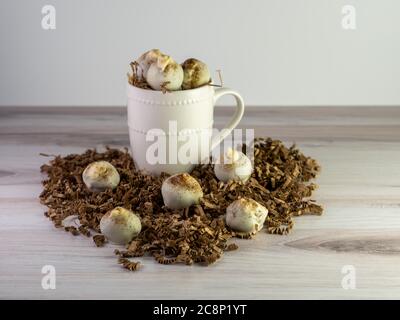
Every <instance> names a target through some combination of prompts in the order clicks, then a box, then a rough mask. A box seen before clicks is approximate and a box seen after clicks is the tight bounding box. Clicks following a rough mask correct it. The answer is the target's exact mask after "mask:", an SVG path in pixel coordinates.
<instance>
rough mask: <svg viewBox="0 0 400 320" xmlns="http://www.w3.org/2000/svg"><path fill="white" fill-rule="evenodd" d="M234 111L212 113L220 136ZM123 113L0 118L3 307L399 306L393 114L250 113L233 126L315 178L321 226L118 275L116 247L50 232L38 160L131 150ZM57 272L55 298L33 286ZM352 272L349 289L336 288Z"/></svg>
mask: <svg viewBox="0 0 400 320" xmlns="http://www.w3.org/2000/svg"><path fill="white" fill-rule="evenodd" d="M231 112H232V110H231V109H230V108H218V109H217V110H216V119H215V123H216V126H217V127H220V126H221V125H222V124H223V123H225V122H226V121H227V119H228V118H229V115H230V114H231ZM125 122H126V119H125V110H124V108H117V107H116V108H36V107H34V108H0V298H1V299H5V298H18V299H26V298H44V299H52V298H61V299H70V298H77V299H84V298H86V299H92V298H99V299H105V298H115V299H117V298H118V299H157V298H166V299H171V298H187V299H201V298H221V299H230V298H235V299H246V298H247V299H253V298H254V299H282V298H289V299H298V298H305V299H311V298H322V299H336V298H344V299H347V298H348V299H358V298H382V299H383V298H385V299H394V298H396V299H399V298H400V276H399V272H398V270H399V265H400V169H399V168H400V167H399V165H400V108H392V107H379V108H372V107H368V108H363V107H356V108H334V107H326V108H316V107H313V108H306V107H304V108H302V107H301V108H299V107H296V108H248V109H247V111H246V116H245V118H244V119H243V120H242V122H241V124H240V127H242V128H254V129H255V130H256V135H263V136H271V137H274V138H279V139H281V140H284V141H285V142H286V143H288V144H290V143H292V142H296V143H297V145H298V146H299V147H300V148H301V150H302V151H303V152H304V153H306V154H307V155H310V156H313V157H315V158H317V159H318V160H319V161H320V163H321V165H322V167H323V171H322V173H321V175H320V177H318V181H317V182H318V184H319V185H320V187H319V189H318V190H317V193H316V195H315V198H316V199H317V200H318V201H319V202H322V203H323V204H324V205H325V207H326V210H325V213H324V215H323V216H321V217H314V216H312V217H300V218H297V219H296V225H295V228H294V231H293V233H291V234H290V235H288V236H278V235H268V234H265V233H261V234H259V235H258V236H257V237H256V238H255V239H254V240H240V241H239V244H240V249H239V250H238V251H236V252H231V253H227V254H226V255H225V257H224V258H223V259H222V260H221V261H219V262H218V263H216V264H215V265H212V266H210V267H207V268H205V267H199V266H192V267H186V266H179V265H178V266H163V265H159V264H156V263H154V262H153V261H152V259H150V258H144V259H143V263H144V268H143V270H142V271H141V272H137V273H129V272H126V271H125V270H122V269H121V268H120V267H119V266H118V265H117V264H116V260H115V257H114V255H113V249H114V247H113V246H111V245H108V246H107V247H105V248H96V247H94V244H93V243H92V242H91V240H90V239H87V238H84V237H73V236H72V235H70V234H68V233H66V232H62V231H60V230H57V229H55V228H54V227H53V226H52V224H51V223H50V222H49V221H48V220H47V219H46V218H45V217H44V216H43V211H44V210H45V208H44V207H43V206H41V205H40V204H39V202H38V199H37V197H38V195H39V193H40V191H41V185H40V181H41V179H42V178H43V177H42V176H41V174H40V172H39V167H40V165H41V164H43V163H44V162H46V161H48V158H46V157H43V156H40V155H39V153H41V152H42V153H47V154H63V155H66V154H69V153H77V152H82V151H84V150H85V149H86V148H93V147H97V148H101V147H102V146H104V145H105V144H109V145H111V146H115V147H122V146H123V147H125V146H128V144H129V141H128V134H127V126H126V123H125ZM48 264H50V265H54V266H55V268H56V275H57V287H56V289H55V290H43V289H42V287H41V280H42V276H43V275H42V274H41V268H42V266H44V265H48ZM345 265H353V266H354V267H355V270H356V287H357V289H355V290H345V289H343V288H342V286H341V281H342V278H343V276H344V274H342V273H341V270H342V267H343V266H345Z"/></svg>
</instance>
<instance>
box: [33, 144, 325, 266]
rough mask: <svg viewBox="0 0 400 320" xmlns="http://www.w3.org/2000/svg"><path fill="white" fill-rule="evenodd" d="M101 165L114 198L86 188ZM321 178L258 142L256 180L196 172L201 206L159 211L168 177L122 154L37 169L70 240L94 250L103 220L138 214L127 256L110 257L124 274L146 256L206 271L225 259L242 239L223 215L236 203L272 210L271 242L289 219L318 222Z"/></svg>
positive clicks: (52, 213) (89, 155)
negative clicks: (82, 239) (114, 177)
mask: <svg viewBox="0 0 400 320" xmlns="http://www.w3.org/2000/svg"><path fill="white" fill-rule="evenodd" d="M99 160H105V161H109V162H110V163H111V164H113V165H114V166H115V167H116V168H117V170H118V172H119V173H120V177H121V182H120V184H119V185H118V187H117V188H116V189H115V190H107V191H104V192H100V193H93V192H91V191H89V190H88V189H87V188H86V187H85V185H84V183H83V181H82V172H83V170H84V169H85V167H86V166H87V165H88V164H90V163H91V162H93V161H99ZM319 170H320V167H319V165H318V164H317V162H316V161H315V160H314V159H311V158H310V157H306V156H304V155H303V154H302V153H301V152H300V151H299V150H298V149H297V148H296V147H295V146H292V147H290V148H286V147H285V146H284V145H283V143H282V142H281V141H279V140H272V139H269V138H267V139H265V138H257V139H256V140H255V145H254V172H253V174H252V176H251V178H250V180H249V181H248V182H246V183H239V182H229V183H222V182H219V181H218V180H217V179H216V178H215V175H214V172H213V165H211V164H207V165H199V166H197V167H196V168H195V169H194V171H193V172H192V173H191V175H192V176H193V177H195V178H196V179H197V180H198V181H199V183H200V185H201V186H202V188H203V192H204V197H203V198H202V200H201V203H200V204H199V205H196V206H192V207H190V208H187V209H181V210H171V209H168V208H166V207H165V206H164V204H163V199H162V196H161V191H160V190H161V184H162V182H163V181H164V179H165V178H166V177H167V176H168V175H167V174H163V175H161V176H160V177H154V176H151V175H146V174H143V173H142V172H140V171H138V170H136V169H135V166H134V163H133V160H132V158H131V156H130V155H129V153H128V152H127V150H122V151H121V150H116V149H110V148H107V150H106V151H105V152H104V153H98V152H96V150H87V151H86V152H85V153H83V154H72V155H68V156H66V157H61V156H56V157H55V158H54V159H53V160H51V161H50V163H49V164H45V165H43V166H42V167H41V171H42V172H44V173H46V174H47V176H48V179H46V180H44V181H43V187H44V190H43V192H42V193H41V195H40V200H41V203H42V204H44V205H46V206H47V207H48V211H47V212H46V213H45V215H46V216H47V217H48V218H49V219H50V220H51V221H53V223H54V225H55V226H56V227H59V228H64V229H65V230H66V231H69V232H71V233H72V234H74V235H79V234H83V235H85V236H88V237H90V236H93V241H94V243H95V244H96V245H97V246H102V245H104V243H105V242H106V239H105V237H104V236H103V235H101V234H100V229H99V224H100V219H101V218H102V216H103V215H104V214H105V213H106V212H108V211H109V210H112V209H113V208H115V207H117V206H122V207H125V208H127V209H130V210H132V211H134V212H135V213H136V214H138V215H139V216H140V218H141V221H142V231H141V233H140V234H139V236H138V237H137V238H135V239H134V240H133V241H132V242H131V243H130V244H129V245H128V246H127V247H126V248H125V249H124V250H115V254H116V255H117V256H118V262H119V263H120V264H121V265H122V266H123V267H125V268H126V269H129V270H132V271H134V270H138V269H139V267H140V262H135V261H131V260H130V259H129V258H132V257H141V256H144V255H150V256H153V257H154V258H155V260H156V261H157V262H159V263H162V264H173V263H184V264H187V265H190V264H193V263H200V264H203V265H208V264H211V263H213V262H215V261H216V260H218V259H219V258H220V257H221V256H222V255H223V253H224V252H225V251H231V250H235V249H237V248H238V246H237V245H236V244H235V243H231V242H230V239H232V238H233V237H235V236H239V235H236V234H235V233H234V232H232V231H231V230H229V229H228V228H227V227H226V225H225V222H224V215H225V210H226V207H227V206H228V205H229V204H230V203H231V202H232V201H234V200H236V199H238V198H241V197H249V198H252V199H254V200H256V201H258V202H259V203H260V204H262V205H264V206H265V207H266V208H267V209H268V210H269V214H268V217H267V220H266V221H265V227H264V229H263V230H266V232H268V233H273V234H287V233H288V232H290V230H291V229H292V228H293V225H294V222H293V217H294V216H301V215H305V214H316V215H320V214H322V207H321V206H320V205H318V204H316V203H315V201H313V200H311V199H310V197H311V195H312V192H313V191H314V190H315V188H316V185H315V184H313V183H310V180H312V179H313V178H315V177H316V175H317V173H318V172H319ZM70 216H77V219H78V220H79V226H78V225H77V226H76V227H75V226H64V225H63V221H64V220H65V219H66V218H68V217H70ZM93 234H94V235H93ZM241 237H242V236H241ZM248 238H251V236H250V235H249V236H248ZM228 242H229V243H228Z"/></svg>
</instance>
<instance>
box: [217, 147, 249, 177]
mask: <svg viewBox="0 0 400 320" xmlns="http://www.w3.org/2000/svg"><path fill="white" fill-rule="evenodd" d="M252 172H253V167H252V166H251V161H250V159H249V158H248V157H247V156H246V155H245V154H244V153H243V152H240V151H236V150H234V149H229V150H228V151H227V152H226V153H225V154H223V155H222V156H221V157H220V159H219V162H218V163H216V164H215V165H214V173H215V176H216V177H217V178H218V180H220V181H222V182H228V181H229V180H234V181H242V182H246V181H247V180H248V179H249V178H250V176H251V173H252Z"/></svg>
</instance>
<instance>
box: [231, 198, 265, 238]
mask: <svg viewBox="0 0 400 320" xmlns="http://www.w3.org/2000/svg"><path fill="white" fill-rule="evenodd" d="M267 215H268V210H267V208H265V207H264V206H262V205H261V204H259V203H258V202H257V201H255V200H253V199H249V198H241V199H238V200H236V201H234V202H232V203H231V204H230V205H229V206H228V207H227V208H226V216H225V221H226V224H227V226H228V227H229V228H231V229H232V230H234V231H237V232H242V233H252V234H254V233H256V232H258V231H260V230H261V229H262V228H263V226H264V222H265V219H266V218H267Z"/></svg>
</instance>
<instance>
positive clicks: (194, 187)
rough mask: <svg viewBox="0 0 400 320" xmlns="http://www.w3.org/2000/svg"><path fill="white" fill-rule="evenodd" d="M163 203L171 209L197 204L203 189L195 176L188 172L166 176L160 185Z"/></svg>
mask: <svg viewBox="0 0 400 320" xmlns="http://www.w3.org/2000/svg"><path fill="white" fill-rule="evenodd" d="M161 194H162V197H163V200H164V204H165V205H166V206H167V207H168V208H171V209H182V208H187V207H190V206H191V205H193V204H198V203H199V201H200V198H202V197H203V190H202V189H201V186H200V184H199V183H198V182H197V180H196V179H195V178H193V177H192V176H191V175H190V174H188V173H179V174H175V175H173V176H170V177H169V178H167V179H166V180H165V181H164V182H163V184H162V186H161Z"/></svg>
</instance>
